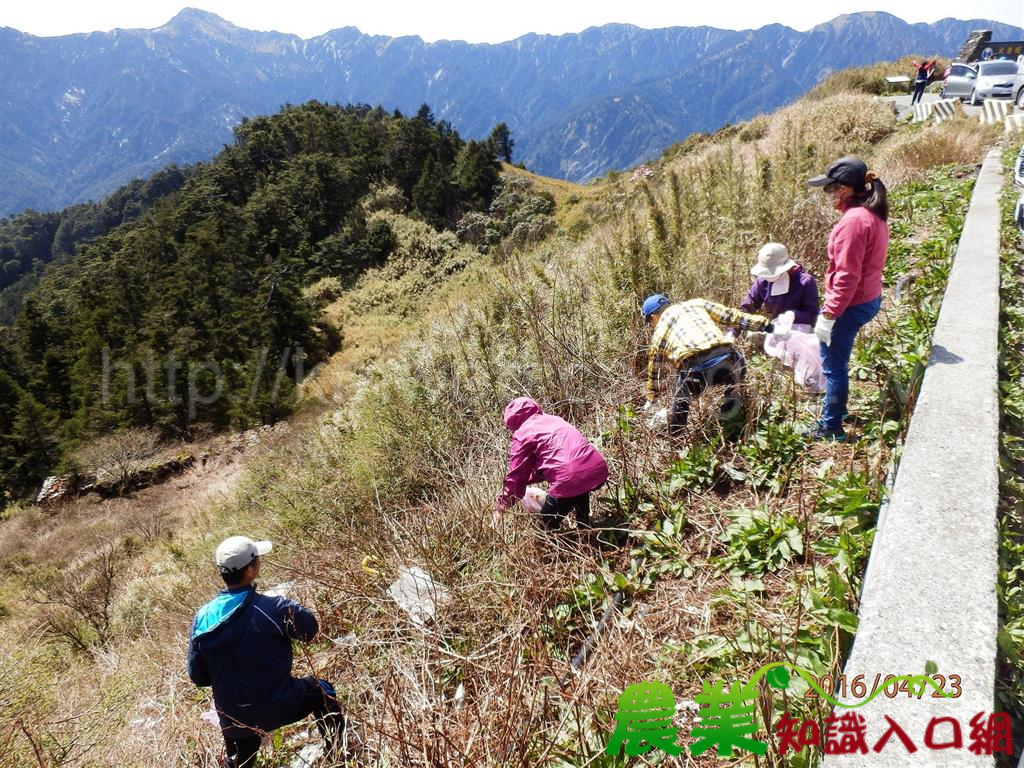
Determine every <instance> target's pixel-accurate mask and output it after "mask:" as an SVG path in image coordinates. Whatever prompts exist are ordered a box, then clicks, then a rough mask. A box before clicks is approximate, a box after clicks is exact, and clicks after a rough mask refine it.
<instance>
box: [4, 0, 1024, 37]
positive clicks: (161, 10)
mask: <svg viewBox="0 0 1024 768" xmlns="http://www.w3.org/2000/svg"><path fill="white" fill-rule="evenodd" d="M186 3H187V0H176V2H167V1H166V0H149V1H147V2H138V0H131V1H128V0H94V2H90V3H83V2H80V0H79V2H74V3H70V2H50V1H48V0H30V1H29V2H23V3H5V4H4V8H3V10H2V11H0V26H7V27H14V28H16V29H19V30H21V31H23V32H30V33H32V34H35V35H46V36H49V35H63V34H69V33H73V32H91V31H95V30H109V29H113V28H115V27H158V26H160V25H161V24H163V23H165V22H166V21H167V20H168V19H170V18H171V17H172V16H174V15H175V14H176V13H177V12H178V11H179V10H180V9H181V8H182V7H184V5H185V4H186ZM192 4H193V5H194V6H195V7H199V8H203V9H204V10H207V11H211V12H213V13H216V14H217V15H219V16H222V17H224V18H225V19H227V20H228V21H230V22H232V23H234V24H237V25H238V26H241V27H247V28H250V29H261V30H269V29H274V30H277V31H280V32H291V33H293V34H297V35H299V36H301V37H304V38H309V37H315V36H316V35H320V34H323V33H324V32H326V31H328V30H330V29H335V28H337V27H345V26H355V27H359V29H360V30H361V31H363V32H368V33H372V34H382V35H392V36H396V35H410V34H417V35H419V36H420V37H422V38H424V39H426V40H438V39H442V38H446V39H458V40H468V41H470V42H492V43H493V42H500V41H502V40H510V39H512V38H514V37H518V36H520V35H523V34H526V33H528V32H539V33H550V34H559V33H564V32H578V31H580V30H582V29H585V28H587V27H590V26H595V25H599V24H606V23H609V22H627V23H630V24H636V25H637V26H641V27H647V28H652V27H667V26H698V25H702V24H706V25H708V26H715V27H723V28H727V29H746V28H750V27H760V26H763V25H765V24H771V23H774V22H778V23H781V24H786V25H788V26H790V27H794V28H796V29H800V30H805V29H808V28H810V27H812V26H814V25H815V24H819V23H821V22H823V21H828V20H829V19H832V18H834V17H835V16H838V15H840V14H843V13H851V12H854V11H879V10H882V11H887V12H889V13H892V14H894V15H896V16H899V17H900V18H902V19H905V20H907V21H911V22H916V21H935V20H936V19H941V18H943V17H947V16H952V17H954V18H984V19H995V20H998V21H1004V22H1007V23H1009V24H1015V25H1017V26H1024V0H970V2H966V1H965V0H924V1H922V0H913V2H911V1H910V0H905V1H904V0H895V1H890V2H886V3H885V4H884V5H879V3H877V2H841V3H829V2H826V3H808V2H773V3H768V2H764V0H729V2H724V3H699V2H686V3H683V2H671V1H669V2H666V0H657V1H656V2H655V1H653V0H632V1H631V2H622V0H586V1H585V2H579V1H578V0H572V1H570V2H552V1H551V0H515V2H511V3H502V2H495V0H473V2H469V1H468V0H455V1H453V2H446V3H444V4H440V5H438V4H434V3H427V2H422V0H421V1H420V2H386V1H384V2H358V3H354V2H350V0H340V2H333V3H331V2H327V3H325V2H324V1H323V0H287V1H286V2H280V0H278V1H276V2H271V3H254V2H252V0H194V1H193V3H192ZM439 9H441V11H440V12H439Z"/></svg>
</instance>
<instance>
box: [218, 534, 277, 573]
mask: <svg viewBox="0 0 1024 768" xmlns="http://www.w3.org/2000/svg"><path fill="white" fill-rule="evenodd" d="M273 548H274V545H273V544H271V543H270V542H269V541H253V540H252V539H250V538H249V537H248V536H231V537H230V538H227V539H224V541H222V542H221V543H220V545H219V546H218V547H217V556H216V560H217V567H218V568H220V570H221V572H222V573H230V572H231V571H240V570H241V569H243V568H245V567H246V566H247V565H249V563H251V562H252V561H253V560H255V559H256V556H257V555H265V554H267V553H268V552H269V551H270V550H271V549H273Z"/></svg>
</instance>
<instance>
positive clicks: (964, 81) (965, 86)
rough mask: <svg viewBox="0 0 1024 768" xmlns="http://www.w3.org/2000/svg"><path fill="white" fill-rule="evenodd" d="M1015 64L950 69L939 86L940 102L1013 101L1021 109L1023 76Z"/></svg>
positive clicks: (1001, 63)
mask: <svg viewBox="0 0 1024 768" xmlns="http://www.w3.org/2000/svg"><path fill="white" fill-rule="evenodd" d="M1019 70H1020V68H1019V66H1018V64H1017V62H1015V61H1004V60H1000V61H982V62H978V63H975V64H961V63H956V64H953V65H952V66H950V68H949V74H948V75H946V81H945V83H944V84H943V86H942V94H941V95H942V98H944V99H946V98H950V99H953V98H959V99H966V100H968V101H970V102H971V104H979V103H980V102H981V100H982V99H1013V100H1014V101H1016V102H1017V104H1018V105H1019V106H1020V107H1022V108H1024V74H1021V72H1020V71H1019Z"/></svg>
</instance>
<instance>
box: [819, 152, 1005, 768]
mask: <svg viewBox="0 0 1024 768" xmlns="http://www.w3.org/2000/svg"><path fill="white" fill-rule="evenodd" d="M1001 184H1002V170H1001V165H1000V156H999V152H998V151H997V150H992V151H991V152H989V154H988V156H987V157H986V158H985V162H984V165H983V166H982V169H981V174H980V176H979V178H978V182H977V185H976V187H975V190H974V196H973V198H972V200H971V208H970V213H969V214H968V216H967V221H966V223H965V225H964V230H963V235H962V237H961V239H960V244H959V247H958V249H957V255H956V259H955V261H954V264H953V269H952V272H951V274H950V277H949V284H948V286H947V288H946V293H945V296H944V298H943V301H942V309H941V311H940V313H939V320H938V324H937V326H936V328H935V334H934V337H933V347H932V353H931V358H930V360H929V362H928V369H927V373H926V375H925V377H924V382H923V384H922V387H921V394H920V397H919V399H918V402H917V407H916V408H915V411H914V415H913V418H912V420H911V423H910V430H909V432H908V434H907V441H906V445H905V447H904V450H903V456H902V458H901V460H900V464H899V470H898V472H897V475H896V483H895V486H894V489H893V495H892V498H891V501H890V503H889V505H888V509H887V510H886V513H885V515H884V518H883V519H881V520H879V527H878V531H877V534H876V537H875V543H874V546H873V548H872V552H871V561H870V563H869V573H868V576H867V578H866V580H865V586H864V594H863V596H862V601H861V608H860V627H859V629H858V631H857V637H856V640H855V642H854V646H853V651H852V653H851V656H850V659H849V662H848V664H847V667H846V670H845V673H846V676H847V679H848V680H852V679H853V678H854V677H855V676H856V675H864V679H865V680H866V684H867V687H868V688H870V687H871V686H872V683H873V681H874V680H875V675H876V674H878V675H880V676H881V677H882V678H884V677H885V676H886V675H887V674H894V675H903V674H923V673H924V669H925V662H926V661H933V662H935V663H936V664H937V665H938V668H939V674H942V675H945V676H947V677H948V676H949V675H951V674H955V675H958V676H959V677H960V681H961V682H960V686H961V688H962V691H963V693H962V695H961V696H960V697H959V698H956V699H937V698H931V696H930V694H931V690H930V689H929V692H928V694H926V695H925V696H924V697H923V698H922V699H920V700H919V699H917V698H916V697H913V698H909V697H908V696H907V694H906V693H900V694H899V695H898V696H897V697H896V698H892V699H890V698H886V697H885V696H881V697H879V698H877V699H875V700H874V701H872V702H871V703H870V704H868V705H867V706H865V707H863V708H862V709H856V710H840V714H841V713H843V712H846V711H854V712H858V713H860V714H862V715H864V717H865V718H866V719H867V743H868V746H869V749H870V747H871V746H873V745H874V744H875V742H877V741H878V739H879V738H880V737H881V736H882V734H883V733H884V732H885V731H886V729H887V727H888V725H887V723H886V721H885V716H886V715H888V716H890V717H891V718H892V719H893V720H895V721H896V722H897V723H899V725H900V726H901V727H902V728H903V729H904V730H905V731H906V732H907V734H908V736H910V738H911V739H912V740H913V742H914V743H915V744H916V745H917V747H918V751H917V752H915V753H914V754H908V753H907V751H906V750H905V749H904V747H903V746H902V744H901V743H900V742H899V739H897V738H895V737H894V738H893V739H891V740H890V741H889V743H888V745H887V746H886V747H885V748H884V749H883V750H882V751H881V752H878V753H876V752H873V751H869V754H867V755H860V754H857V755H850V756H829V757H827V758H826V760H825V762H824V765H825V766H827V768H839V767H840V766H847V765H849V766H857V767H858V768H890V767H891V766H911V765H912V766H987V767H989V768H991V766H993V765H994V760H993V758H992V757H984V756H974V755H972V754H971V753H970V752H969V751H968V750H967V746H969V744H970V743H971V742H970V731H971V727H970V720H971V718H972V717H974V716H975V715H976V714H977V713H979V712H984V713H986V714H987V713H990V712H991V711H992V709H993V690H994V685H995V662H996V631H997V628H998V621H997V599H996V578H997V566H998V560H997V555H998V535H997V527H996V505H997V501H998V496H999V476H998V466H997V462H998V439H999V401H998V389H997V387H998V368H997V349H998V347H997V344H998V321H999V268H998V266H999V259H998V254H999V202H998V195H999V190H1000V187H1001ZM949 687H950V686H949V684H948V683H947V686H946V688H947V690H948V689H949ZM933 717H952V718H954V719H956V720H957V721H959V723H960V727H961V732H962V736H963V744H964V748H963V749H947V750H943V751H933V750H931V749H928V748H927V747H926V746H925V744H924V734H925V730H926V727H927V724H928V723H929V721H930V720H931V719H932V718H933ZM950 734H951V727H950V726H948V725H947V726H944V727H943V728H940V729H939V730H938V731H936V736H937V740H938V741H947V740H949V738H950Z"/></svg>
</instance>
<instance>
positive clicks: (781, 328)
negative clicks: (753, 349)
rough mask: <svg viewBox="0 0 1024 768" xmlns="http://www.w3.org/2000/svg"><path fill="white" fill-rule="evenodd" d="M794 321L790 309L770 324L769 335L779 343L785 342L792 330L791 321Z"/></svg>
mask: <svg viewBox="0 0 1024 768" xmlns="http://www.w3.org/2000/svg"><path fill="white" fill-rule="evenodd" d="M795 319H796V315H795V314H794V313H793V310H791V309H790V310H788V311H786V312H783V313H782V314H781V315H779V316H778V317H776V318H775V320H774V321H773V322H772V332H771V335H772V336H774V337H775V338H776V339H777V340H779V341H785V340H786V339H788V338H789V334H790V332H791V331H792V330H793V321H794V320H795Z"/></svg>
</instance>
